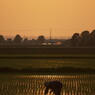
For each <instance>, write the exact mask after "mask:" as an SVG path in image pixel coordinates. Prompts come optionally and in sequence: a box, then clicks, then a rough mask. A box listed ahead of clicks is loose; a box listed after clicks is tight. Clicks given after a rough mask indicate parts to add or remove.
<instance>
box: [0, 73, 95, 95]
mask: <svg viewBox="0 0 95 95" xmlns="http://www.w3.org/2000/svg"><path fill="white" fill-rule="evenodd" d="M55 80H57V81H60V82H62V84H63V88H62V91H61V95H95V75H94V74H90V75H89V74H82V75H81V74H78V75H77V74H76V75H75V74H65V75H21V74H19V75H18V74H17V75H16V74H15V75H14V74H0V95H44V90H45V87H44V82H46V81H55ZM49 92H50V91H49ZM49 92H48V95H54V94H53V93H51V94H50V93H49Z"/></svg>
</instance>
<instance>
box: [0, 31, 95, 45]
mask: <svg viewBox="0 0 95 95" xmlns="http://www.w3.org/2000/svg"><path fill="white" fill-rule="evenodd" d="M39 45H43V46H50V45H51V46H63V47H95V30H93V31H92V32H91V33H90V32H89V31H88V30H86V31H83V32H82V33H80V34H79V33H74V34H73V36H72V37H71V38H70V39H67V40H59V39H56V40H55V39H46V38H45V37H44V36H43V35H41V36H38V38H37V39H36V40H35V39H32V40H28V38H22V37H21V36H20V35H19V34H17V35H16V36H15V37H14V38H13V39H12V38H7V39H6V40H5V38H4V37H3V35H0V47H9V46H14V47H17V46H18V47H21V46H25V47H31V46H39Z"/></svg>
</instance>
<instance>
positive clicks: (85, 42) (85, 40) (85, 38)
mask: <svg viewBox="0 0 95 95" xmlns="http://www.w3.org/2000/svg"><path fill="white" fill-rule="evenodd" d="M89 41H90V36H89V31H87V30H86V31H83V32H82V33H81V36H80V46H89Z"/></svg>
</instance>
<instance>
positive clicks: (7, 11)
mask: <svg viewBox="0 0 95 95" xmlns="http://www.w3.org/2000/svg"><path fill="white" fill-rule="evenodd" d="M94 6H95V0H0V35H1V34H2V35H5V36H14V35H16V34H18V33H19V34H20V35H22V36H32V37H34V36H38V35H44V36H46V37H48V36H49V33H50V32H49V31H50V28H51V29H52V36H53V37H61V38H62V37H63V38H64V37H70V36H72V35H73V33H75V32H78V33H81V32H82V31H84V30H89V31H90V32H91V31H92V30H93V29H95V10H94V9H95V8H94Z"/></svg>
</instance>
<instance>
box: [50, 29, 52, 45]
mask: <svg viewBox="0 0 95 95" xmlns="http://www.w3.org/2000/svg"><path fill="white" fill-rule="evenodd" d="M51 32H52V31H51V28H50V43H51Z"/></svg>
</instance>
